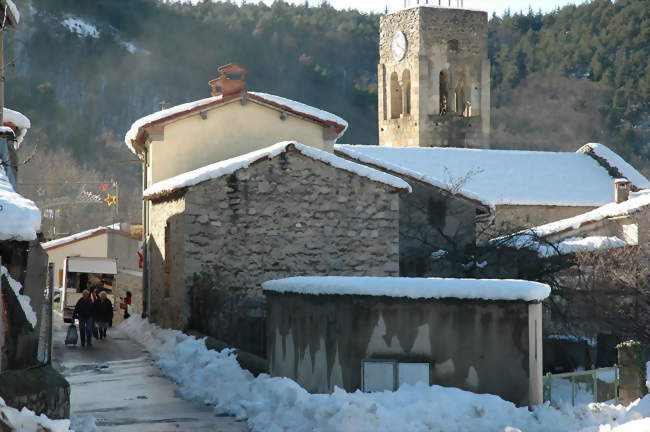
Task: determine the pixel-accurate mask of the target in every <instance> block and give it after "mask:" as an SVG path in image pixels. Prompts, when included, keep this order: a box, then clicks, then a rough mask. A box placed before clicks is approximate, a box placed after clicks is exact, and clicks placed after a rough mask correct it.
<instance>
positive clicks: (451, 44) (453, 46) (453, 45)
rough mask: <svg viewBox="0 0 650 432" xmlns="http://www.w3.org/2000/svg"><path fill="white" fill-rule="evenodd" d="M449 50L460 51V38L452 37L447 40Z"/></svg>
mask: <svg viewBox="0 0 650 432" xmlns="http://www.w3.org/2000/svg"><path fill="white" fill-rule="evenodd" d="M447 50H449V52H458V40H457V39H452V40H450V41H448V42H447Z"/></svg>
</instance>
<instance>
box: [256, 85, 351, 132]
mask: <svg viewBox="0 0 650 432" xmlns="http://www.w3.org/2000/svg"><path fill="white" fill-rule="evenodd" d="M248 94H249V95H251V96H253V98H256V97H257V98H260V99H262V100H263V101H266V102H270V103H272V104H274V105H279V106H281V107H284V108H286V109H287V110H289V111H293V112H296V113H300V114H304V115H306V116H309V117H313V118H316V119H319V120H322V121H325V122H329V123H334V124H335V125H337V126H339V128H340V129H342V130H341V132H339V134H338V137H337V138H340V137H341V136H343V134H344V133H345V131H346V130H347V129H348V122H347V121H345V120H344V119H342V118H341V117H339V116H337V115H335V114H332V113H330V112H327V111H324V110H322V109H319V108H315V107H313V106H309V105H306V104H304V103H301V102H296V101H294V100H291V99H287V98H283V97H281V96H276V95H272V94H268V93H260V92H249V93H248Z"/></svg>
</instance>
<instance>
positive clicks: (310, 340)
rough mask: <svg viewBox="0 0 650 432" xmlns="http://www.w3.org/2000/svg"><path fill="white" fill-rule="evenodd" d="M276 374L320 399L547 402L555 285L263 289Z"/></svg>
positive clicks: (301, 283) (317, 280)
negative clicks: (548, 302)
mask: <svg viewBox="0 0 650 432" xmlns="http://www.w3.org/2000/svg"><path fill="white" fill-rule="evenodd" d="M263 289H264V293H265V295H266V297H267V314H268V316H267V341H268V345H267V358H268V361H269V373H270V374H271V375H273V376H282V377H288V378H291V379H293V380H295V381H296V382H297V383H298V384H300V385H301V386H303V387H304V388H305V389H307V390H308V391H310V392H313V393H328V392H332V391H334V389H335V387H340V388H343V389H345V390H346V391H350V392H352V391H356V390H359V389H361V390H363V391H385V390H389V391H391V390H396V389H398V388H399V387H400V386H401V385H403V384H417V383H424V384H425V385H434V384H435V385H442V386H449V387H458V388H461V389H464V390H469V391H473V392H476V393H490V394H495V395H498V396H501V397H502V398H503V399H505V400H509V401H511V402H514V403H515V404H517V405H520V406H524V405H536V404H539V403H542V305H541V301H542V300H543V299H544V298H546V297H547V296H548V295H549V293H550V288H549V287H548V286H547V285H544V284H540V283H536V282H528V281H518V280H481V279H441V278H431V279H424V278H397V277H293V278H287V279H281V280H274V281H268V282H265V283H264V284H263Z"/></svg>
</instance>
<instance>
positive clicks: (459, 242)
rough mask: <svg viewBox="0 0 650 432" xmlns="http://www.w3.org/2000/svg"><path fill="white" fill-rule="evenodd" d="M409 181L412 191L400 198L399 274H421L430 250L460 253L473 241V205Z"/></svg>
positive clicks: (422, 274)
mask: <svg viewBox="0 0 650 432" xmlns="http://www.w3.org/2000/svg"><path fill="white" fill-rule="evenodd" d="M406 180H407V181H408V179H406ZM409 183H410V184H411V188H412V189H413V192H412V193H410V194H405V195H402V196H401V198H400V227H399V229H400V245H399V246H400V275H401V276H412V277H422V276H424V275H425V273H426V271H427V268H428V267H429V263H430V261H431V254H432V253H433V252H436V251H438V250H441V249H442V250H445V251H448V252H449V253H451V254H454V253H455V252H456V253H460V254H462V253H464V248H465V247H466V246H467V245H471V244H473V243H474V241H475V235H476V232H475V228H476V207H475V206H474V205H472V204H470V203H469V202H467V201H465V200H462V199H458V198H454V197H451V196H449V195H446V194H443V193H441V192H440V191H439V190H438V189H436V188H434V187H431V186H427V185H424V184H422V183H419V182H415V181H410V182H409Z"/></svg>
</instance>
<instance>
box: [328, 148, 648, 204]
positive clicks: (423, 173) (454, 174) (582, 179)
mask: <svg viewBox="0 0 650 432" xmlns="http://www.w3.org/2000/svg"><path fill="white" fill-rule="evenodd" d="M335 150H336V151H337V152H340V153H343V154H345V155H347V156H348V157H351V158H354V159H356V160H359V161H361V162H365V163H370V164H373V165H375V166H379V167H383V168H385V169H387V170H391V171H394V172H396V173H399V174H404V175H408V176H411V177H414V178H416V179H419V180H421V181H423V182H427V183H431V184H432V185H434V186H438V187H443V188H445V189H450V186H451V189H452V191H453V189H456V190H457V192H458V193H460V194H462V195H465V196H467V197H469V198H473V197H478V198H480V201H482V202H487V203H490V204H492V205H508V204H511V205H561V206H599V205H603V204H606V203H608V202H611V201H612V199H613V196H614V181H613V179H612V178H611V177H610V175H609V173H608V172H607V171H606V170H605V169H604V168H603V167H602V166H601V165H600V164H599V163H598V162H597V161H596V160H594V159H593V158H592V157H591V156H589V155H587V154H585V153H568V152H542V151H521V150H480V149H461V148H436V147H431V148H420V147H408V148H392V147H379V146H365V145H336V146H335ZM632 169H634V168H632ZM639 176H640V174H639ZM441 185H442V186H441Z"/></svg>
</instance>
